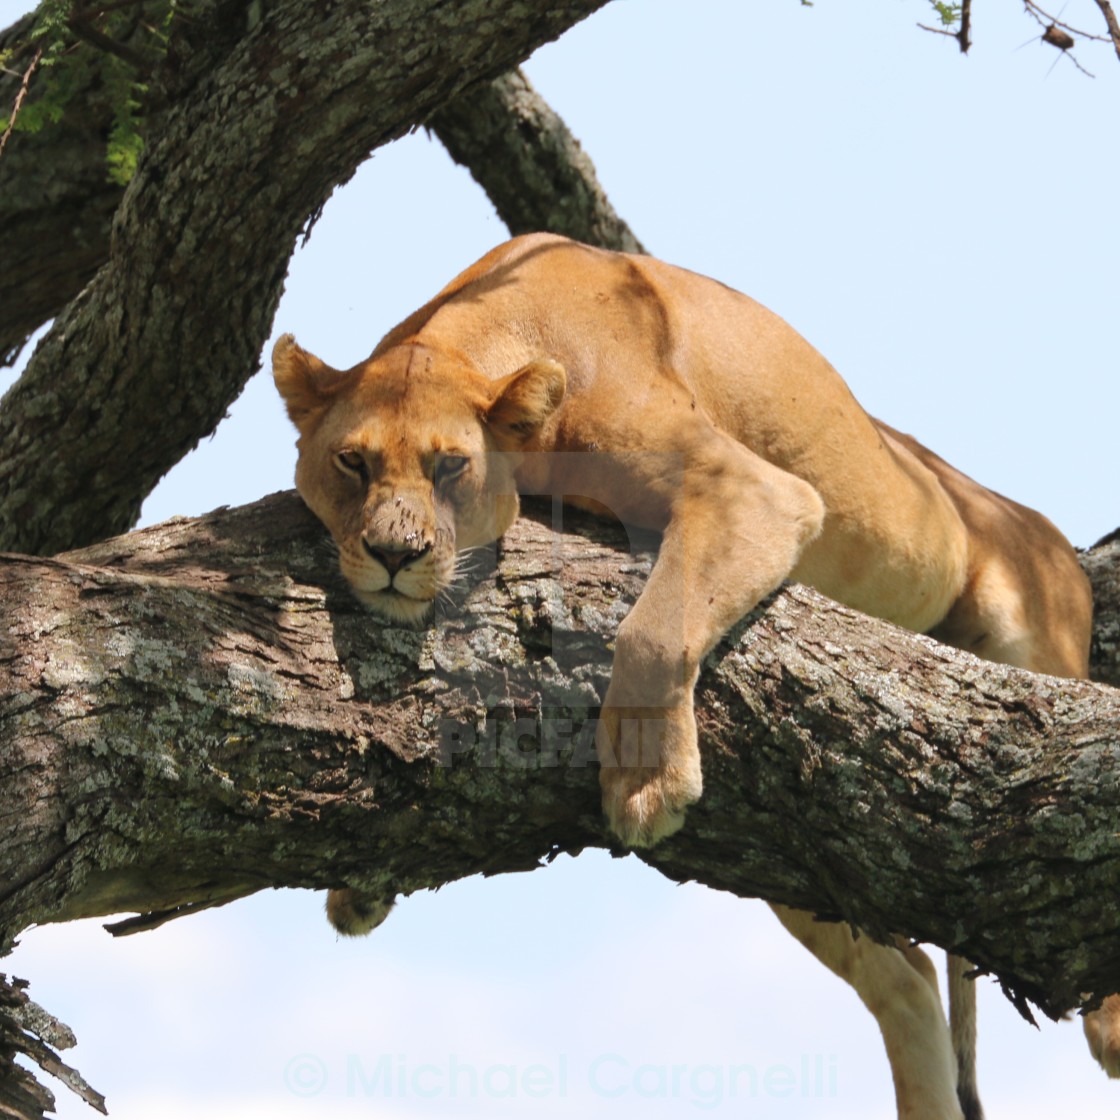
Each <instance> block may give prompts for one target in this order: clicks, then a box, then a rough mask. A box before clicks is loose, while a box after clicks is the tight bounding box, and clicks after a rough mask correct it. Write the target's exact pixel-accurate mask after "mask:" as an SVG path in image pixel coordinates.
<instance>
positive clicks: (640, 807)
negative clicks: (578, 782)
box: [596, 706, 703, 848]
mask: <svg viewBox="0 0 1120 1120" xmlns="http://www.w3.org/2000/svg"><path fill="white" fill-rule="evenodd" d="M596 747H597V750H598V753H599V767H600V769H599V784H600V787H601V788H602V791H603V811H604V812H605V813H606V815H607V821H608V823H609V824H610V826H611V831H612V832H614V833H615V835H616V836H617V837H618V838H619V840H621V841H622V843H623V844H625V845H626V847H628V848H647V847H651V846H652V845H654V844H656V843H657V842H658V841H659V840H663V839H664V838H665V837H666V836H670V835H672V834H673V833H674V832H676V831H677V829H679V828H680V827H681V825H683V824H684V811H685V809H686V808H687V807H688V806H689V805H691V804H692V803H693V802H694V801H697V800H698V799H699V797H700V793H701V790H702V788H703V781H702V778H701V774H700V752H699V750H698V749H697V746H696V724H695V721H694V719H693V715H692V708H691V706H689V707H686V708H661V709H651V708H614V707H604V708H603V712H602V716H601V717H600V720H599V726H598V729H597V733H596Z"/></svg>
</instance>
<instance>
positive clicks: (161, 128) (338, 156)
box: [0, 0, 605, 553]
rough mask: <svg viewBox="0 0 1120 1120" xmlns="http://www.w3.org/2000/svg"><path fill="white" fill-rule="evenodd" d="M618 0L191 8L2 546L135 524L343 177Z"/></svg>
mask: <svg viewBox="0 0 1120 1120" xmlns="http://www.w3.org/2000/svg"><path fill="white" fill-rule="evenodd" d="M603 3H605V0H564V2H563V3H556V4H549V5H546V6H544V7H539V6H526V5H510V4H506V3H503V2H501V0H463V2H462V3H458V4H454V5H448V4H445V3H441V2H440V0H387V2H386V3H383V4H378V5H374V6H372V7H371V6H370V5H369V4H365V3H361V2H359V0H344V2H341V3H338V4H334V5H331V6H330V7H329V8H324V7H323V6H322V5H319V4H311V3H308V2H307V0H278V2H276V3H272V4H269V5H266V6H264V7H263V8H262V6H261V5H258V4H253V3H249V2H248V0H215V2H213V3H211V4H209V5H208V6H206V7H205V9H202V8H200V9H199V10H198V11H196V12H193V13H192V16H191V18H190V19H189V20H188V19H182V20H178V21H176V23H175V24H174V25H173V26H174V30H173V33H172V35H171V38H170V40H169V43H168V50H167V55H166V57H165V59H164V61H163V63H162V65H161V66H160V67H159V70H158V71H157V73H156V74H155V75H154V76H153V79H152V87H153V91H152V93H150V95H149V97H150V101H151V107H152V114H153V115H152V117H151V119H150V122H149V143H148V147H147V149H146V151H145V154H144V156H143V158H142V160H141V162H140V166H139V168H138V170H137V173H136V175H135V177H134V178H133V180H132V182H131V183H130V185H129V187H128V189H127V190H126V192H125V194H124V196H123V198H122V199H121V202H120V205H119V206H118V208H117V210H116V213H115V216H114V220H113V235H112V240H111V249H110V253H109V257H108V260H107V261H106V263H105V264H104V265H103V267H101V269H100V270H99V271H98V272H97V274H96V276H95V277H94V279H93V280H92V281H91V282H90V283H89V284H88V285H87V286H86V287H84V288H83V289H82V291H81V293H80V294H79V295H78V297H77V298H75V299H74V300H73V301H71V302H70V303H69V304H68V305H67V307H66V308H65V310H64V311H62V312H61V314H60V315H59V317H58V318H57V319H56V320H55V323H54V325H53V327H52V329H51V331H50V332H49V333H48V335H47V336H46V338H45V339H44V340H43V342H42V343H41V344H40V345H39V347H38V348H37V349H36V352H35V354H34V356H33V357H32V360H31V362H30V363H29V365H28V367H27V370H26V371H25V372H24V374H23V376H22V377H21V378H20V380H19V382H17V384H16V385H15V386H14V387H13V389H12V390H11V391H10V392H9V393H8V394H7V396H6V397H5V399H4V402H3V408H0V446H3V447H4V451H5V454H4V458H3V461H0V547H4V548H9V549H15V550H18V551H21V552H30V553H50V552H54V551H57V550H59V549H61V548H66V547H74V546H75V545H79V544H83V543H88V542H90V541H93V540H98V539H102V538H104V537H105V536H107V535H109V534H111V533H113V532H121V531H123V530H125V529H127V528H128V527H129V526H130V525H131V524H132V523H133V521H134V520H135V517H136V514H137V512H138V510H139V507H140V503H141V501H142V500H143V498H144V497H145V496H146V495H147V493H148V492H149V491H150V490H151V488H152V487H153V486H154V485H155V483H156V482H157V481H158V480H159V478H160V477H162V475H163V474H164V473H165V472H166V471H167V470H168V469H169V468H170V467H171V466H173V465H174V464H175V463H176V462H177V461H178V460H179V459H180V458H181V457H182V456H183V455H184V454H185V453H186V452H187V451H188V450H190V449H191V448H193V447H194V446H195V445H196V443H197V442H198V440H199V439H200V438H202V436H204V435H205V434H207V433H208V432H210V431H211V430H213V428H214V426H215V425H216V424H217V422H218V421H219V420H220V419H221V417H222V416H223V415H224V414H225V411H226V409H227V407H228V406H229V404H230V403H231V402H232V401H233V400H234V399H235V398H236V396H237V394H238V393H239V392H240V390H241V388H242V387H243V386H244V384H245V381H246V380H247V379H248V377H249V376H250V375H251V374H252V373H253V372H255V370H256V369H257V368H258V360H259V355H260V351H261V347H262V345H263V343H264V341H265V339H266V338H267V336H268V332H269V330H270V328H271V324H272V317H273V313H274V311H275V307H276V303H277V300H278V298H279V295H280V291H281V288H282V284H283V279H284V274H285V271H286V268H287V262H288V258H289V257H290V255H291V252H292V250H293V248H294V244H295V239H296V237H297V236H298V234H299V232H300V230H301V229H303V228H305V227H306V226H307V224H308V222H309V220H312V221H313V219H314V215H316V214H317V213H318V212H319V210H320V209H321V208H322V206H323V204H324V202H325V201H326V199H327V197H328V196H329V195H330V192H331V191H332V190H333V189H334V187H335V186H336V185H337V184H339V183H343V182H345V181H346V180H347V179H348V178H349V177H350V176H351V175H352V174H353V172H354V170H355V169H356V168H357V166H358V164H359V163H360V162H361V161H362V160H363V159H365V158H366V156H367V155H368V154H369V152H370V151H371V150H372V149H374V148H376V147H378V146H379V145H381V144H384V143H386V142H387V141H389V140H392V139H394V138H396V137H398V136H400V135H402V134H403V133H405V132H406V131H407V130H408V129H409V128H410V127H413V126H414V125H416V124H418V123H420V122H422V121H424V120H425V119H426V118H427V117H428V116H429V115H430V114H431V113H433V112H434V111H435V110H436V109H437V108H438V107H439V106H440V105H441V104H443V103H444V102H446V101H448V100H449V99H451V98H453V97H454V96H455V95H456V94H458V93H459V92H460V91H461V90H462V89H464V88H465V87H466V86H468V85H470V84H471V83H473V82H476V81H478V80H481V79H489V78H493V77H496V76H497V75H498V74H500V73H502V72H504V71H506V70H508V69H510V68H511V67H513V66H514V65H516V64H517V63H518V62H519V61H521V60H522V59H523V58H525V57H526V56H527V55H528V54H529V53H530V52H531V51H532V50H534V49H535V48H536V47H537V46H539V45H540V44H542V43H544V42H547V41H548V40H550V39H553V38H555V37H556V36H557V35H559V34H560V33H561V32H562V31H564V30H566V29H567V28H568V27H570V26H571V25H572V24H573V23H575V22H577V21H578V20H579V19H581V18H583V17H584V16H586V15H588V14H590V13H591V12H593V11H595V10H596V9H597V8H599V7H601V6H602V4H603ZM17 333H18V332H17ZM59 371H66V372H65V376H61V375H60V372H59ZM141 417H143V418H147V419H145V421H144V422H141V421H140V420H139V419H138V418H141ZM153 417H160V418H161V419H160V422H159V427H158V435H156V434H155V433H153V431H152V430H151V427H150V418H153ZM49 447H65V448H66V454H65V455H50V454H45V453H44V448H49Z"/></svg>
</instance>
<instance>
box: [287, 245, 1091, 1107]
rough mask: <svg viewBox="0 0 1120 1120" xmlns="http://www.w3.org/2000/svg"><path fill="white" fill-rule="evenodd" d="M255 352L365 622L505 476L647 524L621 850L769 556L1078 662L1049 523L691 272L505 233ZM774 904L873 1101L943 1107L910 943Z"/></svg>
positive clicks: (631, 625)
mask: <svg viewBox="0 0 1120 1120" xmlns="http://www.w3.org/2000/svg"><path fill="white" fill-rule="evenodd" d="M273 360H274V373H275V377H276V382H277V385H278V386H279V388H280V391H281V393H282V394H283V396H284V398H285V401H286V402H287V405H288V410H289V413H290V415H291V417H292V420H293V421H294V422H295V424H296V426H297V427H298V428H299V433H300V437H299V449H300V458H299V465H298V468H297V474H296V481H297V485H298V487H299V490H300V493H301V494H302V495H303V497H304V499H305V501H306V502H307V503H308V505H309V506H310V507H311V509H312V510H314V511H315V513H316V514H317V515H318V516H319V517H320V518H321V519H322V520H323V522H324V523H325V524H326V526H327V527H328V528H329V529H330V531H331V534H332V536H333V537H334V539H335V541H336V542H337V544H338V548H339V555H340V562H341V565H342V570H343V572H344V574H345V575H346V577H347V579H348V580H349V582H350V584H351V586H352V587H353V589H354V591H355V593H356V594H357V595H358V597H359V598H360V599H362V601H363V602H366V603H367V604H368V605H369V606H371V607H372V608H374V609H375V610H377V611H378V612H380V613H381V614H383V615H386V616H387V617H389V618H391V619H393V620H397V621H419V620H421V619H423V618H424V617H425V616H426V614H427V612H428V609H429V608H430V605H431V603H432V602H433V600H434V599H435V598H436V596H437V595H438V594H439V593H440V592H441V590H443V589H444V588H446V586H447V585H448V583H449V582H450V580H451V579H452V578H453V573H454V570H455V554H456V552H457V551H460V550H462V549H463V548H467V547H470V546H472V545H477V544H480V543H483V542H484V541H487V540H492V539H494V538H495V537H497V536H499V535H500V534H501V533H502V532H504V531H505V529H506V528H508V526H509V525H510V524H511V523H512V522H513V520H514V518H515V517H516V514H517V497H516V491H517V489H518V488H520V489H521V490H522V491H532V492H545V493H554V494H559V495H563V496H564V497H565V499H566V500H569V501H573V502H575V503H576V504H579V505H582V506H585V507H588V508H592V509H596V510H607V511H610V512H613V513H614V514H615V515H616V516H618V517H619V518H621V519H622V520H624V521H627V522H630V523H634V524H638V525H642V526H646V527H649V528H653V529H657V530H660V531H661V532H662V534H663V538H662V546H661V550H660V553H659V556H658V559H657V562H656V564H655V565H654V568H653V572H652V574H651V576H650V579H649V582H648V584H647V586H646V588H645V589H644V591H643V593H642V595H641V596H640V597H639V599H638V601H637V603H636V604H635V605H634V607H633V609H632V610H631V612H630V614H629V616H628V617H627V618H626V619H625V621H624V622H623V624H622V626H621V627H620V630H619V634H618V640H617V645H616V652H615V660H614V667H613V671H612V676H611V681H610V685H609V687H608V689H607V692H606V696H605V697H604V699H603V707H602V715H601V719H600V723H599V728H598V735H597V748H598V751H599V757H600V762H601V770H600V777H601V783H602V790H603V805H604V809H605V811H606V813H607V816H608V819H609V821H610V824H611V827H612V829H613V830H614V831H615V833H616V834H617V835H618V836H619V838H620V839H621V840H622V841H623V843H625V844H627V845H646V844H653V843H656V842H657V841H658V840H660V839H661V838H662V837H664V836H667V835H669V834H670V833H672V832H673V831H674V830H675V829H677V828H679V827H680V825H681V823H682V821H683V819H684V811H685V809H686V807H687V806H688V805H689V804H691V803H692V802H694V801H695V800H696V799H697V798H698V797H699V796H700V792H701V773H700V758H699V753H698V750H697V743H696V728H695V721H694V718H693V687H694V685H695V682H696V677H697V673H698V670H699V665H700V662H701V660H702V658H703V657H704V655H705V654H706V653H707V652H708V651H709V650H710V649H711V648H712V646H713V645H714V644H715V643H716V642H717V641H718V640H719V638H720V637H721V635H722V634H723V633H724V632H725V631H726V630H727V628H728V627H729V626H731V625H732V624H733V623H734V622H735V621H736V620H737V619H739V618H740V617H742V615H744V614H745V613H746V612H747V611H749V610H750V609H751V608H752V607H753V606H754V605H755V604H756V603H757V602H758V601H759V599H760V598H762V597H763V596H764V595H765V594H767V593H768V592H769V591H771V590H773V589H774V588H775V587H776V586H778V584H779V583H781V582H782V581H783V580H785V579H793V580H799V581H802V582H806V583H809V584H811V585H812V586H814V587H816V588H818V589H819V590H821V591H822V592H824V593H825V594H827V595H830V596H832V597H833V598H835V599H838V600H840V601H841V602H844V603H847V604H849V605H851V606H853V607H856V608H858V609H859V610H862V611H865V612H867V613H869V614H874V615H878V616H880V617H882V618H886V619H890V620H892V621H894V622H896V623H898V624H900V625H902V626H907V627H910V628H911V629H914V630H923V631H932V632H933V633H935V634H937V635H938V636H939V637H941V638H942V639H943V640H945V641H948V642H952V643H953V644H955V645H958V646H961V647H962V648H966V649H971V650H973V651H975V652H976V653H978V654H980V655H981V656H985V657H990V658H993V659H996V660H1002V661H1008V662H1010V663H1013V664H1017V665H1021V666H1024V667H1026V668H1030V669H1035V670H1038V671H1043V672H1050V673H1056V674H1064V675H1068V676H1078V675H1083V674H1084V672H1085V665H1086V659H1087V654H1088V622H1089V610H1090V607H1089V597H1088V585H1087V581H1086V580H1085V577H1084V576H1083V575H1082V573H1081V570H1080V567H1079V566H1078V564H1077V560H1076V557H1075V555H1074V553H1073V550H1072V549H1071V548H1070V546H1069V545H1068V544H1067V543H1066V542H1065V540H1064V539H1063V538H1062V537H1061V535H1060V534H1059V533H1058V532H1057V530H1056V529H1055V528H1054V527H1053V526H1052V525H1051V524H1050V523H1049V522H1048V521H1046V520H1045V519H1044V518H1042V517H1040V516H1039V515H1038V514H1035V513H1033V512H1032V511H1030V510H1026V509H1024V508H1023V507H1020V506H1016V505H1015V504H1014V503H1011V502H1008V501H1006V500H1005V499H1003V498H1000V497H999V496H998V495H994V494H992V493H990V492H989V491H987V490H985V489H984V488H983V487H981V486H978V485H977V484H976V483H974V482H972V481H971V480H970V479H968V478H966V477H965V476H963V475H961V474H959V473H958V472H956V471H954V470H953V468H951V467H949V466H948V465H947V464H945V463H944V462H943V461H942V460H940V459H938V458H937V457H936V456H935V455H933V454H932V453H930V452H928V451H927V450H926V449H925V448H923V447H921V445H920V444H918V443H917V442H916V441H914V440H912V439H910V438H909V437H908V436H904V435H901V434H900V433H897V432H895V431H893V430H892V429H890V428H888V427H887V426H885V425H883V424H880V423H878V422H877V421H875V420H873V419H872V418H871V417H869V416H868V415H867V414H866V413H865V412H864V411H863V410H862V409H861V408H860V406H859V405H858V404H857V403H856V401H855V399H854V398H853V397H852V395H851V393H850V392H849V390H848V388H847V386H846V385H845V384H844V382H843V381H842V380H841V379H840V377H839V375H838V374H837V373H836V372H835V370H833V369H832V367H831V366H830V365H829V364H828V363H827V362H826V361H825V360H824V358H822V357H821V356H820V355H819V354H818V353H817V352H816V351H815V350H814V349H813V348H812V347H811V346H809V344H808V343H806V342H805V341H804V340H803V339H802V338H801V337H800V336H799V335H798V334H797V333H796V332H795V331H793V330H792V329H791V328H790V327H789V326H788V325H787V324H785V323H784V322H783V321H782V320H781V319H779V318H778V317H777V316H775V315H773V314H772V313H770V312H769V311H767V310H766V309H765V308H763V307H761V306H760V305H758V304H757V303H755V302H754V301H753V300H750V299H749V298H747V297H746V296H743V295H740V294H739V293H738V292H735V291H733V290H731V289H729V288H726V287H724V286H723V285H720V284H718V283H716V282H715V281H712V280H707V279H704V278H703V277H700V276H697V275H695V274H693V273H690V272H686V271H684V270H682V269H678V268H674V267H672V266H670V265H666V264H662V263H660V262H658V261H655V260H652V259H650V258H646V257H635V256H627V255H623V254H617V253H609V252H605V251H602V250H596V249H591V248H588V247H586V246H582V245H578V244H576V243H574V242H569V241H566V240H564V239H562V238H558V237H553V236H549V235H531V236H528V237H522V238H517V239H515V240H513V241H511V242H508V243H507V244H505V245H502V246H499V247H498V248H497V249H495V250H494V251H492V252H491V253H489V254H488V255H487V256H486V257H484V258H483V259H482V260H481V261H479V262H478V263H477V264H475V265H474V266H473V267H471V268H470V269H468V270H467V271H466V272H464V273H463V274H462V275H461V276H459V277H458V278H457V279H455V280H454V281H452V283H451V284H450V285H448V287H447V288H445V289H444V290H443V291H442V292H441V293H440V294H439V295H438V296H436V297H435V299H433V300H431V301H430V302H429V303H427V304H426V305H425V306H424V307H422V308H421V309H420V310H419V311H417V312H416V313H415V314H414V315H412V316H410V317H409V318H408V319H407V320H405V322H403V323H402V324H400V326H398V327H396V328H395V329H394V330H392V331H391V332H390V333H389V334H388V335H387V336H386V337H385V339H383V340H382V342H381V343H380V344H379V345H378V347H377V349H376V350H375V351H374V352H373V354H372V355H371V356H370V358H369V359H367V360H366V361H364V362H361V363H359V365H357V366H355V367H354V368H353V369H350V370H346V371H336V370H333V369H331V368H330V367H327V366H326V365H324V364H323V363H322V362H320V361H319V360H318V359H317V358H314V357H313V356H312V355H310V354H307V353H306V352H305V351H303V350H302V349H300V348H299V347H298V346H297V345H296V343H295V341H294V339H292V338H291V336H287V335H286V336H284V337H283V338H281V339H280V341H279V342H278V343H277V346H276V349H275V352H274V358H273ZM535 453H543V454H535ZM340 905H341V904H340ZM344 912H345V914H346V920H347V922H348V924H349V926H350V927H351V931H354V932H357V931H358V930H357V929H356V924H358V925H360V923H355V922H353V921H351V920H350V919H351V917H352V915H351V914H350V912H349V911H348V910H346V911H344ZM779 915H780V916H781V917H782V920H783V921H784V922H786V924H787V925H789V926H791V928H793V929H794V932H795V933H796V935H797V936H799V937H800V938H801V940H803V941H805V942H806V943H807V944H809V946H810V948H811V949H812V950H813V951H814V952H815V953H817V955H818V956H819V957H820V958H821V959H822V960H823V961H824V962H825V963H826V964H828V966H829V967H831V968H833V969H834V970H835V971H838V972H839V973H840V974H841V975H844V976H845V978H846V979H849V980H850V982H852V983H853V984H854V985H855V987H856V988H857V990H858V991H859V993H860V995H861V998H863V999H864V1002H865V1003H867V1005H868V1006H869V1007H870V1008H871V1009H872V1011H873V1012H874V1013H875V1014H876V1016H877V1018H878V1019H879V1022H880V1025H881V1027H882V1029H883V1033H884V1037H885V1038H886V1041H887V1047H888V1052H889V1053H890V1056H891V1062H892V1069H893V1072H894V1076H895V1084H896V1090H897V1095H898V1104H899V1112H900V1115H903V1116H907V1117H913V1118H918V1117H938V1118H940V1117H946V1116H952V1117H954V1120H957V1118H959V1116H960V1111H959V1109H957V1110H956V1111H954V1109H956V1107H957V1106H956V1104H955V1101H956V1096H955V1092H954V1088H955V1074H954V1073H953V1069H952V1065H953V1062H952V1048H951V1045H950V1042H949V1040H948V1034H947V1031H946V1029H945V1021H944V1015H943V1013H942V1011H941V1005H940V1000H939V999H938V997H937V992H936V985H935V984H933V987H932V991H931V980H930V975H929V971H928V968H927V966H928V960H927V959H926V958H925V957H924V955H922V954H920V951H918V950H909V949H907V950H905V951H899V950H898V949H895V948H888V947H884V946H880V945H875V944H873V943H871V942H870V941H869V940H868V939H866V938H863V939H860V940H859V941H858V942H857V941H854V940H853V939H852V937H851V934H850V933H849V932H848V930H847V929H846V927H840V926H829V925H822V924H820V923H812V922H811V919H809V918H808V917H807V916H805V915H796V914H793V913H792V912H789V911H781V910H779ZM900 1032H901V1033H900Z"/></svg>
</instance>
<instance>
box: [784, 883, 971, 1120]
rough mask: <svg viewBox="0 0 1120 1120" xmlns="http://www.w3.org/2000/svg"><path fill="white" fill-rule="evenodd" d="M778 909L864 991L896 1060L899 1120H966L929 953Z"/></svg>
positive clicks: (822, 957) (805, 941)
mask: <svg viewBox="0 0 1120 1120" xmlns="http://www.w3.org/2000/svg"><path fill="white" fill-rule="evenodd" d="M771 909H772V910H773V911H774V913H775V914H776V915H777V918H778V920H779V921H780V922H781V923H782V925H784V926H785V927H786V929H787V930H789V932H790V933H792V934H793V936H794V937H796V938H797V940H798V941H800V942H801V944H802V945H804V946H805V948H806V949H808V950H809V952H810V953H812V954H813V955H814V956H815V957H816V958H817V959H818V960H819V961H820V962H821V963H822V964H824V965H825V966H826V967H827V968H829V969H830V970H831V971H832V972H834V973H835V974H836V975H837V976H839V977H840V978H841V979H842V980H845V981H847V983H849V984H850V985H851V986H852V987H853V988H854V989H855V990H856V993H857V994H858V995H859V998H860V999H861V1000H863V1002H864V1004H865V1006H866V1007H867V1009H868V1010H869V1011H870V1012H871V1014H872V1015H874V1016H875V1021H876V1022H877V1023H878V1024H879V1030H880V1032H881V1033H882V1035H883V1042H884V1044H885V1046H886V1050H887V1058H888V1060H889V1061H890V1065H891V1076H892V1078H893V1079H894V1091H895V1101H896V1103H897V1106H898V1116H899V1120H966V1118H964V1113H962V1111H961V1107H960V1104H959V1102H958V1099H957V1065H956V1059H955V1057H954V1054H953V1047H952V1043H951V1041H950V1038H949V1029H948V1026H947V1024H946V1022H945V1013H944V1011H943V1010H942V1007H941V996H940V994H939V992H938V987H937V973H936V972H935V971H934V968H933V965H932V963H931V962H930V959H929V957H927V956H926V955H925V953H923V952H922V951H921V950H920V949H918V948H915V947H914V946H910V945H906V944H900V946H899V947H898V948H892V947H891V946H888V945H880V944H879V943H878V942H875V941H872V940H871V938H869V937H867V936H862V937H858V938H857V937H853V935H852V932H851V930H850V929H849V928H848V926H847V925H844V924H842V923H839V922H819V921H817V920H816V919H815V918H814V917H813V915H812V914H809V913H806V912H805V911H803V910H791V909H790V908H789V907H787V906H776V905H774V906H771ZM978 1116H979V1113H976V1114H975V1117H978ZM967 1120H974V1118H973V1117H968V1118H967Z"/></svg>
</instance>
